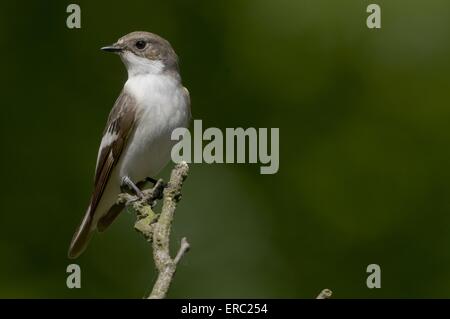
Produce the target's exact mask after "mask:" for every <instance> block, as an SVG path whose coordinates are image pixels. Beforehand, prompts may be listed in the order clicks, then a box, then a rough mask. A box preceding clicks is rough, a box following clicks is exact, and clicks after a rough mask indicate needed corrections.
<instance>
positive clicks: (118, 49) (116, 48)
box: [101, 43, 123, 53]
mask: <svg viewBox="0 0 450 319" xmlns="http://www.w3.org/2000/svg"><path fill="white" fill-rule="evenodd" d="M101 50H102V51H105V52H114V53H119V52H122V51H123V48H122V47H121V46H120V45H118V44H117V43H114V44H113V45H109V46H106V47H103V48H101Z"/></svg>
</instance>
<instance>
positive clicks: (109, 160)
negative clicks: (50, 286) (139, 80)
mask: <svg viewBox="0 0 450 319" xmlns="http://www.w3.org/2000/svg"><path fill="white" fill-rule="evenodd" d="M135 113H136V105H135V101H134V99H133V98H132V97H131V96H130V95H129V94H127V93H126V92H124V91H122V93H121V94H120V96H119V97H118V98H117V100H116V103H115V104H114V107H113V109H112V110H111V113H110V114H109V117H108V122H107V124H106V128H105V130H104V132H103V138H102V142H101V144H100V150H99V155H98V159H97V167H96V172H95V178H94V192H93V193H92V197H91V201H90V204H89V207H88V209H87V211H86V213H85V216H84V217H83V220H82V222H81V224H80V226H79V227H78V229H77V231H76V232H75V234H74V236H73V238H72V242H71V244H70V247H69V257H70V258H76V257H78V256H79V255H80V254H81V253H82V252H83V251H84V249H85V248H86V246H87V243H88V242H89V239H90V237H91V236H90V235H91V233H92V230H93V227H92V220H93V216H94V214H95V210H96V208H97V206H98V203H99V202H100V199H101V197H102V194H103V191H104V190H105V187H106V184H107V182H108V179H109V177H110V175H111V172H112V170H113V168H114V166H115V165H116V164H117V162H118V161H119V158H120V155H121V153H122V150H123V149H124V146H125V145H126V141H127V139H128V136H129V134H130V132H131V130H132V128H133V125H134V119H135Z"/></svg>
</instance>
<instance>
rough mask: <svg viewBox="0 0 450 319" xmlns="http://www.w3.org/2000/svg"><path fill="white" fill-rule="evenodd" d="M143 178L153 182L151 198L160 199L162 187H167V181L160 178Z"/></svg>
mask: <svg viewBox="0 0 450 319" xmlns="http://www.w3.org/2000/svg"><path fill="white" fill-rule="evenodd" d="M145 180H146V181H147V182H150V183H152V184H153V196H152V197H153V198H154V199H161V198H162V197H163V191H164V188H166V187H167V183H165V182H164V181H163V180H162V179H158V180H156V179H154V178H152V177H146V178H145Z"/></svg>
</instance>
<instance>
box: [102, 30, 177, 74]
mask: <svg viewBox="0 0 450 319" xmlns="http://www.w3.org/2000/svg"><path fill="white" fill-rule="evenodd" d="M101 49H102V50H103V51H106V52H114V53H117V54H119V55H120V57H121V59H122V61H123V63H124V64H125V66H126V68H127V70H128V74H129V76H135V75H141V74H160V73H163V72H168V71H169V72H170V71H172V72H173V71H175V72H177V73H178V57H177V55H176V53H175V51H174V50H173V49H172V46H171V45H170V43H169V41H167V40H165V39H163V38H162V37H160V36H159V35H156V34H154V33H150V32H143V31H137V32H132V33H129V34H127V35H125V36H123V37H121V38H120V39H119V40H118V41H117V42H116V43H114V44H113V45H110V46H106V47H103V48H101Z"/></svg>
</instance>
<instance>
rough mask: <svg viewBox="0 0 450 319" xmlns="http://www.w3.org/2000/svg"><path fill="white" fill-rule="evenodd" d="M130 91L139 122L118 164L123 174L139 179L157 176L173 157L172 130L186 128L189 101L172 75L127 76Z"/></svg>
mask: <svg viewBox="0 0 450 319" xmlns="http://www.w3.org/2000/svg"><path fill="white" fill-rule="evenodd" d="M125 90H127V91H128V92H129V93H130V94H131V95H132V96H133V97H134V98H135V100H136V102H137V112H136V124H135V127H134V129H133V132H132V133H131V135H130V137H129V140H128V143H127V147H126V148H125V149H124V150H123V153H122V156H121V160H120V162H119V163H118V172H119V175H120V176H125V175H126V176H129V177H130V178H131V179H132V180H133V181H135V182H138V181H140V180H143V179H144V178H145V177H148V176H149V177H155V176H156V174H158V173H159V171H160V170H161V169H162V168H163V167H164V166H165V165H166V164H167V163H168V161H169V160H170V151H171V149H172V146H173V145H174V142H173V141H171V138H170V137H171V134H172V131H173V130H174V129H175V128H177V127H186V126H187V124H188V120H189V114H190V113H189V100H188V97H187V96H186V94H185V92H184V90H185V89H184V88H183V86H182V85H181V84H180V82H179V81H178V80H177V79H176V78H174V77H173V76H171V75H163V74H145V75H137V76H133V77H131V78H129V79H128V81H127V82H126V83H125Z"/></svg>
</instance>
